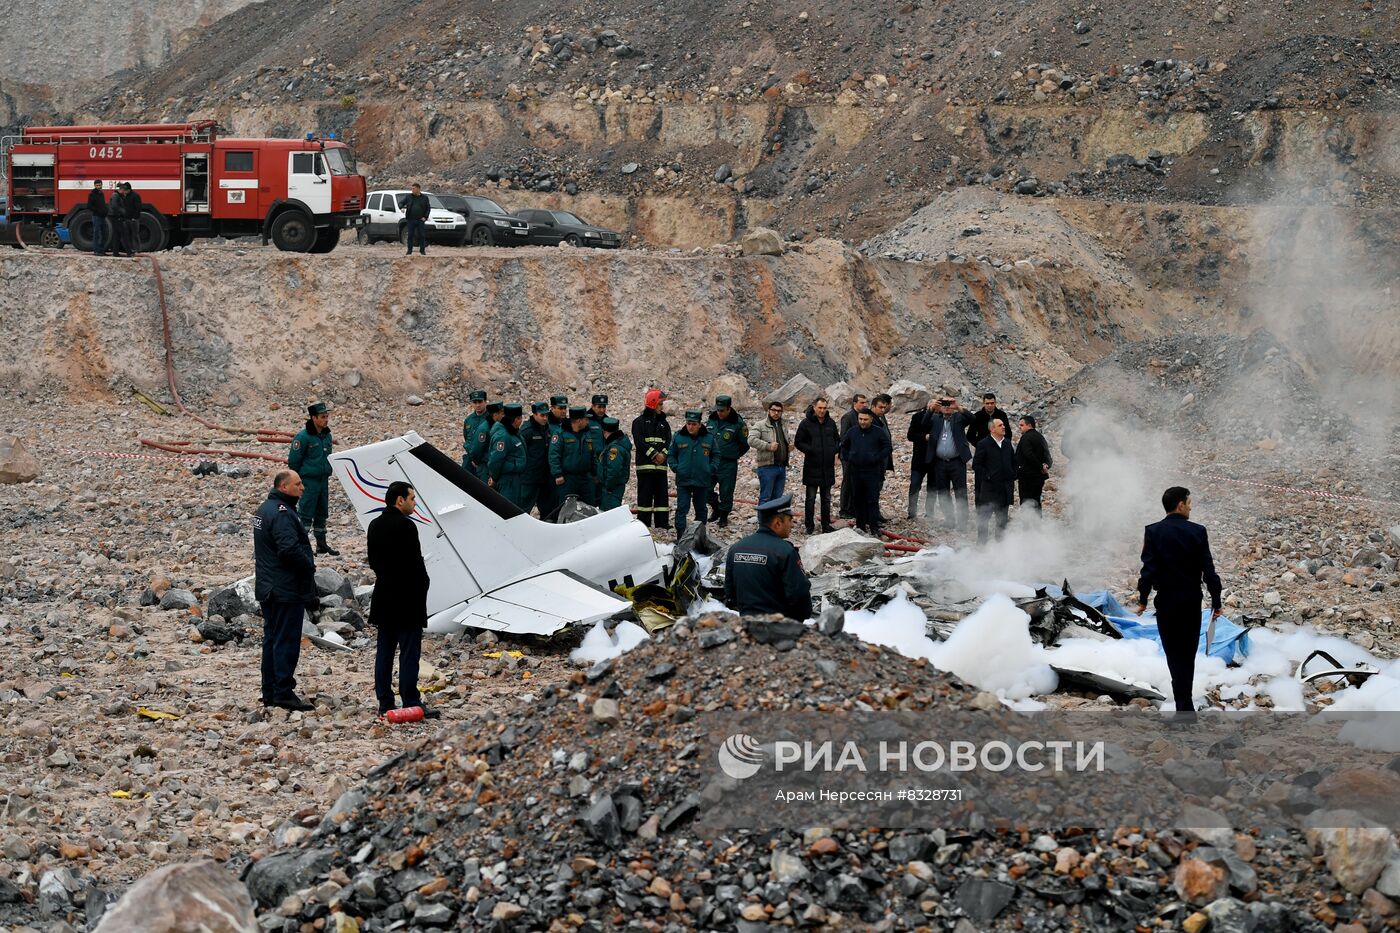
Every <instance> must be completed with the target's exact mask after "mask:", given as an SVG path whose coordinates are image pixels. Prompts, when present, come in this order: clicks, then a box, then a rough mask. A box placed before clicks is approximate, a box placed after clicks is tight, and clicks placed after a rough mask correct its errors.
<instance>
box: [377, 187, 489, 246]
mask: <svg viewBox="0 0 1400 933" xmlns="http://www.w3.org/2000/svg"><path fill="white" fill-rule="evenodd" d="M423 193H424V194H426V195H427V196H428V206H429V211H428V220H427V223H426V227H427V235H428V240H429V242H432V243H447V244H450V245H452V246H461V245H462V244H463V243H465V242H467V219H466V218H465V217H463V216H462V215H461V214H457V213H454V212H453V211H451V210H449V209H448V208H447V207H445V206H444V205H443V202H442V199H441V198H440V197H439V196H438V195H436V194H433V193H432V192H430V191H425V192H423ZM410 194H412V192H411V191H409V190H408V189H407V188H403V189H398V188H395V189H392V190H388V191H371V192H370V193H369V197H368V198H367V199H366V200H365V209H364V210H362V211H360V213H361V214H363V215H364V216H365V217H366V218H368V219H367V220H366V222H365V225H364V226H363V227H361V228H360V231H359V234H358V236H359V240H360V242H361V243H365V244H369V243H375V242H377V241H379V240H398V241H399V242H400V243H406V242H407V241H408V235H407V234H406V233H405V232H404V230H405V228H406V226H407V224H408V218H407V217H406V216H405V215H404V206H405V205H407V204H408V196H409V195H410Z"/></svg>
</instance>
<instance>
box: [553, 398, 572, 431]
mask: <svg viewBox="0 0 1400 933" xmlns="http://www.w3.org/2000/svg"><path fill="white" fill-rule="evenodd" d="M568 421H569V397H568V396H567V395H551V396H550V397H549V426H550V427H551V428H554V429H556V430H557V429H559V428H562V427H563V426H564V425H565V424H567V423H568Z"/></svg>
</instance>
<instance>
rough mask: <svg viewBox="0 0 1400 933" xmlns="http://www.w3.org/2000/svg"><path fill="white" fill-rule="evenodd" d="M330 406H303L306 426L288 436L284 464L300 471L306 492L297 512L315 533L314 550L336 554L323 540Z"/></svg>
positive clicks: (327, 495) (327, 509)
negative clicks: (290, 437) (292, 435)
mask: <svg viewBox="0 0 1400 933" xmlns="http://www.w3.org/2000/svg"><path fill="white" fill-rule="evenodd" d="M330 410H331V409H330V406H329V405H327V404H326V403H325V402H316V403H315V404H314V405H310V406H308V407H307V409H306V413H307V415H308V416H309V417H308V418H307V419H306V427H304V428H302V429H301V430H300V431H298V432H297V436H296V437H294V438H292V446H291V448H290V449H289V450H288V451H287V466H289V467H291V468H292V469H293V470H296V471H297V472H298V473H299V474H301V477H302V481H303V482H304V483H305V484H306V492H304V493H303V494H302V496H301V502H300V503H299V504H298V505H297V512H298V514H300V515H301V521H302V524H303V525H310V526H311V527H312V529H313V531H314V533H315V535H316V553H317V554H329V555H330V556H332V557H339V556H340V552H339V551H337V550H336V549H335V548H333V547H331V546H330V545H329V544H327V543H326V521H327V519H328V518H329V517H330V478H331V473H332V472H333V471H332V470H331V453H332V450H333V446H334V443H335V442H334V441H333V440H332V439H331V429H330V420H331V416H330Z"/></svg>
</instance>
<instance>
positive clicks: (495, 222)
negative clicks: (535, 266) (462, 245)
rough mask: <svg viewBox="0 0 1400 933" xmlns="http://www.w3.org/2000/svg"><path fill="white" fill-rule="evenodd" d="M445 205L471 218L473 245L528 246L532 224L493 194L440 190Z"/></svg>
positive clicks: (468, 224) (468, 238)
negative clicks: (465, 193)
mask: <svg viewBox="0 0 1400 933" xmlns="http://www.w3.org/2000/svg"><path fill="white" fill-rule="evenodd" d="M438 200H439V201H441V202H442V206H443V207H445V208H447V209H448V210H449V211H452V212H453V213H454V214H461V215H462V216H463V217H465V218H467V242H469V243H471V244H472V245H473V246H524V245H525V244H526V243H529V242H530V225H529V224H528V223H526V222H525V221H524V220H523V219H521V218H520V217H518V216H516V215H514V214H512V213H511V212H510V211H508V210H506V209H505V208H504V207H501V205H499V204H497V203H496V202H495V201H493V200H491V199H490V198H482V197H477V196H475V195H470V194H468V195H460V194H439V195H438Z"/></svg>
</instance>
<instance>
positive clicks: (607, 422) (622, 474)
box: [598, 418, 632, 511]
mask: <svg viewBox="0 0 1400 933" xmlns="http://www.w3.org/2000/svg"><path fill="white" fill-rule="evenodd" d="M600 420H601V422H602V427H603V447H602V450H601V452H600V453H599V454H598V488H599V489H600V490H601V494H600V498H599V508H601V509H603V510H604V511H607V510H608V509H617V508H621V507H622V496H623V493H625V492H626V491H627V477H628V474H630V473H631V472H632V438H630V437H628V436H627V435H626V434H624V433H623V431H622V425H621V422H619V421H618V420H617V419H616V418H602V419H600Z"/></svg>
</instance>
